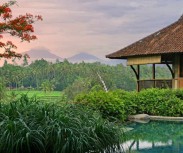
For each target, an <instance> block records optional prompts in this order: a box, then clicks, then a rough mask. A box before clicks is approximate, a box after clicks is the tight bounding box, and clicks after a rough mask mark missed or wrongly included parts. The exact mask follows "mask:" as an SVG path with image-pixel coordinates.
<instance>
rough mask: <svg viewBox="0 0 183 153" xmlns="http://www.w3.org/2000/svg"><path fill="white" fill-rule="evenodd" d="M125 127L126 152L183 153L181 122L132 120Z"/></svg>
mask: <svg viewBox="0 0 183 153" xmlns="http://www.w3.org/2000/svg"><path fill="white" fill-rule="evenodd" d="M127 129H129V130H128V132H126V140H125V142H124V143H123V146H124V149H125V150H126V152H130V153H183V122H173V121H150V122H148V123H136V122H133V123H130V124H128V125H127Z"/></svg>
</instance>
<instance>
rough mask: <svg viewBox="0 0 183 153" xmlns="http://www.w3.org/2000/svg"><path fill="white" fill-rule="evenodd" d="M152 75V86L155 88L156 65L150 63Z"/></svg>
mask: <svg viewBox="0 0 183 153" xmlns="http://www.w3.org/2000/svg"><path fill="white" fill-rule="evenodd" d="M152 75H153V78H152V79H153V87H154V88H155V87H156V81H155V79H156V66H155V64H152Z"/></svg>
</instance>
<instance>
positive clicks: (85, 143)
mask: <svg viewBox="0 0 183 153" xmlns="http://www.w3.org/2000/svg"><path fill="white" fill-rule="evenodd" d="M122 136H123V132H122V131H121V129H120V128H119V127H118V126H116V125H115V124H114V123H110V122H108V121H107V120H104V119H103V118H102V117H101V116H100V114H98V113H97V112H94V111H92V110H90V109H88V108H85V107H82V106H79V105H77V106H76V105H65V106H59V105H55V104H51V103H43V102H39V101H38V100H37V99H35V98H28V97H27V96H26V95H23V96H22V97H21V98H20V99H18V100H16V101H13V102H10V103H6V104H4V103H1V104H0V152H2V153H84V152H101V153H102V152H106V153H108V152H117V151H119V152H120V151H121V147H120V143H121V138H122Z"/></svg>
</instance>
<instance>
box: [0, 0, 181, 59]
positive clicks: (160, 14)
mask: <svg viewBox="0 0 183 153" xmlns="http://www.w3.org/2000/svg"><path fill="white" fill-rule="evenodd" d="M2 1H3V2H5V1H6V0H1V2H2ZM17 2H18V6H13V13H14V14H16V15H18V14H25V13H26V12H28V13H32V14H35V15H36V14H40V15H42V16H43V18H44V21H42V22H37V23H36V24H35V34H36V35H37V36H38V40H36V41H34V42H31V43H19V40H14V41H15V43H16V44H18V47H19V48H18V52H24V51H27V50H29V49H31V48H35V47H45V48H48V49H50V50H51V51H52V52H53V53H54V54H56V55H59V56H61V57H69V56H72V55H74V54H76V53H79V52H88V53H91V54H93V55H96V56H98V57H100V58H104V57H105V55H106V54H108V53H111V52H114V51H117V50H119V49H121V48H123V47H125V46H127V45H129V44H131V43H133V42H134V41H137V40H139V39H141V38H142V37H144V36H147V35H148V34H151V33H153V32H155V31H157V30H159V29H161V28H163V27H165V26H167V25H169V24H171V23H172V22H175V21H176V20H178V18H179V17H180V16H181V15H182V14H183V0H166V1H165V0H17ZM8 39H9V38H8Z"/></svg>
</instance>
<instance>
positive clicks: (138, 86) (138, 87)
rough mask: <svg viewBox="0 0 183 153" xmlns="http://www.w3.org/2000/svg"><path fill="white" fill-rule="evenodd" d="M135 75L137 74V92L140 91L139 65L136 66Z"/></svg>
mask: <svg viewBox="0 0 183 153" xmlns="http://www.w3.org/2000/svg"><path fill="white" fill-rule="evenodd" d="M137 73H138V77H137V91H138V92H139V91H140V85H139V84H140V82H139V81H140V65H137Z"/></svg>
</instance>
